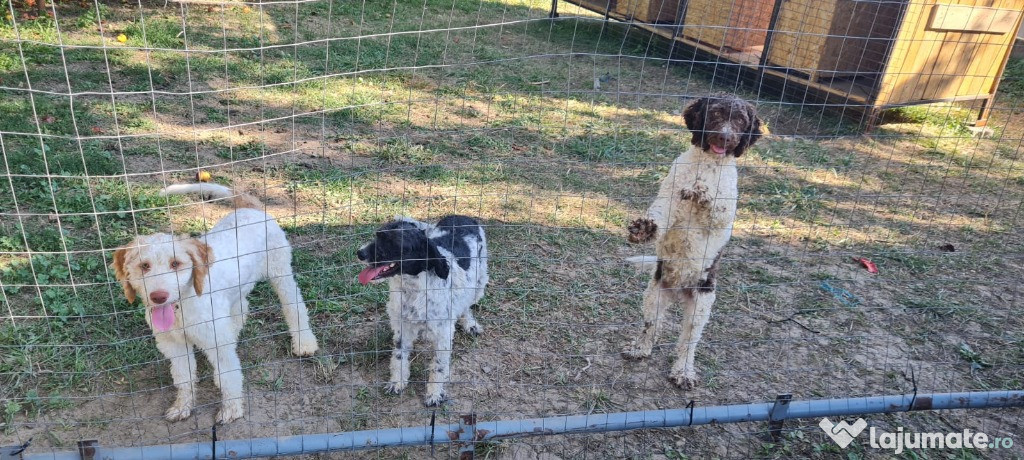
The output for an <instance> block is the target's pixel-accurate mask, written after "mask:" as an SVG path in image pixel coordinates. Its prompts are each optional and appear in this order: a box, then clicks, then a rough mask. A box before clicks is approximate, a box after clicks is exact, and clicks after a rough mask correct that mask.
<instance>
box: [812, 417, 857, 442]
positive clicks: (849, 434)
mask: <svg viewBox="0 0 1024 460" xmlns="http://www.w3.org/2000/svg"><path fill="white" fill-rule="evenodd" d="M818 426H820V427H821V429H822V430H825V434H827V435H828V437H830V438H832V440H833V441H835V442H836V444H838V445H839V447H841V448H843V449H845V448H846V446H848V445H850V443H851V442H853V438H856V437H857V435H858V434H860V432H861V431H864V428H867V427H868V422H865V421H864V419H862V418H859V419H857V421H856V422H853V425H850V424H849V423H846V421H845V420H840V421H839V423H832V421H831V420H829V419H828V418H823V419H821V422H818Z"/></svg>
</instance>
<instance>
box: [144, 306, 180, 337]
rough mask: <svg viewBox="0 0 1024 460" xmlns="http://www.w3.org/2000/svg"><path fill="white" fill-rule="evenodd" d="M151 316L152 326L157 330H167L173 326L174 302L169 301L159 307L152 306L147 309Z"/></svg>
mask: <svg viewBox="0 0 1024 460" xmlns="http://www.w3.org/2000/svg"><path fill="white" fill-rule="evenodd" d="M149 312H150V317H152V318H153V327H154V328H156V330H157V332H167V331H169V330H171V328H172V327H174V304H173V303H169V304H167V305H163V306H160V307H153V308H151V309H150V310H149Z"/></svg>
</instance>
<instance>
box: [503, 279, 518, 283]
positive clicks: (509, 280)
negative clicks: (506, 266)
mask: <svg viewBox="0 0 1024 460" xmlns="http://www.w3.org/2000/svg"><path fill="white" fill-rule="evenodd" d="M516 281H519V278H509V279H507V280H505V284H512V283H515V282H516Z"/></svg>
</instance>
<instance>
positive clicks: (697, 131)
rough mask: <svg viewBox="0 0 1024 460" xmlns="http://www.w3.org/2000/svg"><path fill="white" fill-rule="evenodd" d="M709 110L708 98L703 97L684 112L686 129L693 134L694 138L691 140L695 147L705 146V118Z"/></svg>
mask: <svg viewBox="0 0 1024 460" xmlns="http://www.w3.org/2000/svg"><path fill="white" fill-rule="evenodd" d="M707 108H708V98H706V97H702V98H700V99H697V100H696V101H693V103H691V104H690V105H689V106H687V107H686V110H684V111H683V121H685V122H686V128H687V129H689V130H690V133H691V134H693V137H692V138H691V139H690V143H691V144H693V145H696V146H700V145H703V144H704V118H705V116H706V113H705V112H706V111H707Z"/></svg>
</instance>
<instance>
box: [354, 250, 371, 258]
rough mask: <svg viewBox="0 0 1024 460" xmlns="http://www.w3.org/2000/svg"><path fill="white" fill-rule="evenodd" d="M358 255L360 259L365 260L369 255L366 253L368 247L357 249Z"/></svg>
mask: <svg viewBox="0 0 1024 460" xmlns="http://www.w3.org/2000/svg"><path fill="white" fill-rule="evenodd" d="M356 257H358V258H359V260H363V261H365V260H366V258H367V257H369V255H367V254H366V248H359V249H356Z"/></svg>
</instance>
